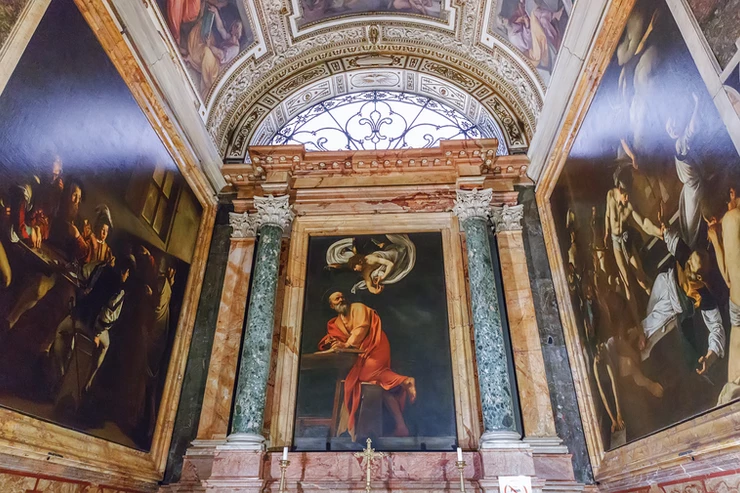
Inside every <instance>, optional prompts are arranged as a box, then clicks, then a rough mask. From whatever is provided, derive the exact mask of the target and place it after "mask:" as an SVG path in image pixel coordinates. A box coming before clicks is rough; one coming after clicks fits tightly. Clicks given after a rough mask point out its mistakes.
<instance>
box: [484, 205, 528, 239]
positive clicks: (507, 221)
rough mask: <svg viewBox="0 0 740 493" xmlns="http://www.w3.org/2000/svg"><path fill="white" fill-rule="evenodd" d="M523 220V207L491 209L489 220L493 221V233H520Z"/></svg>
mask: <svg viewBox="0 0 740 493" xmlns="http://www.w3.org/2000/svg"><path fill="white" fill-rule="evenodd" d="M523 218H524V205H522V204H519V205H514V206H508V205H504V206H503V207H492V208H491V219H492V220H493V231H494V233H502V232H505V231H521V230H522V219H523Z"/></svg>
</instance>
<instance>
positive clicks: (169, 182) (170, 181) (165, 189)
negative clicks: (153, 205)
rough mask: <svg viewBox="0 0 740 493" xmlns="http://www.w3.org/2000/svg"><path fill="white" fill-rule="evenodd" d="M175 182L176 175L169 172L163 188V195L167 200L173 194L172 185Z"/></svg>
mask: <svg viewBox="0 0 740 493" xmlns="http://www.w3.org/2000/svg"><path fill="white" fill-rule="evenodd" d="M174 182H175V174H174V173H173V172H172V171H168V172H167V174H166V175H165V177H164V185H163V186H162V193H164V196H165V197H167V198H170V194H171V193H172V184H173V183H174Z"/></svg>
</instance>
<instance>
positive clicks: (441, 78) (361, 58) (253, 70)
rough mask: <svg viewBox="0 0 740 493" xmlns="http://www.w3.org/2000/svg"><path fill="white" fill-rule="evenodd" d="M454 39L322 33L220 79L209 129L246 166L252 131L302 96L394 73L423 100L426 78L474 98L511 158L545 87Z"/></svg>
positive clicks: (500, 58)
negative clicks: (370, 74)
mask: <svg viewBox="0 0 740 493" xmlns="http://www.w3.org/2000/svg"><path fill="white" fill-rule="evenodd" d="M447 36H449V34H448V35H447ZM449 38H451V39H445V35H442V34H441V32H439V31H438V32H436V33H435V32H433V31H432V30H430V29H428V28H427V29H417V28H414V27H409V26H403V25H397V26H376V25H372V26H361V27H360V26H357V27H349V28H345V29H339V30H336V31H328V32H324V33H321V34H318V35H316V36H314V37H312V38H310V39H308V40H304V41H302V42H301V44H302V46H303V47H304V48H308V46H306V45H309V46H310V49H306V51H305V52H304V51H301V50H299V49H297V48H296V47H295V46H294V47H293V48H292V51H290V50H289V53H286V54H284V55H283V56H282V57H281V59H282V60H283V62H282V63H279V64H278V63H267V64H264V63H263V64H257V63H247V64H245V65H243V66H242V67H240V68H239V69H237V70H235V71H233V72H232V74H231V75H230V76H229V77H227V78H225V79H224V80H222V81H221V82H220V85H219V87H218V88H217V90H216V91H215V94H214V97H213V98H212V101H211V102H210V107H209V114H208V128H209V130H210V132H211V135H212V136H213V138H214V140H215V142H216V143H217V145H218V146H219V149H220V151H221V152H222V154H223V155H224V157H225V159H226V160H227V161H238V160H243V159H244V158H245V156H246V148H247V146H249V145H250V144H251V143H252V138H253V137H254V135H255V131H256V130H257V129H258V128H259V127H260V125H261V124H262V122H263V121H264V120H265V119H266V118H267V117H268V115H270V114H271V113H272V112H273V111H275V110H276V108H278V107H280V106H281V105H284V104H285V103H286V102H288V101H293V100H295V98H296V97H301V96H303V97H304V98H307V100H306V103H312V102H319V100H320V99H321V98H322V97H323V99H327V98H328V97H331V95H332V94H330V93H331V92H332V91H333V92H334V93H335V94H342V93H345V92H347V91H348V90H349V84H350V82H349V81H350V79H351V77H352V76H353V75H354V74H359V73H362V72H365V73H366V72H367V71H368V70H373V69H377V70H382V71H385V72H386V73H387V71H388V70H395V71H396V72H397V73H399V74H401V75H402V76H403V77H405V79H404V81H403V83H404V84H405V83H409V84H410V86H412V87H407V88H406V90H409V92H415V93H419V92H420V85H421V83H422V80H423V79H424V78H425V77H426V78H427V79H429V80H435V81H438V82H439V83H440V84H445V85H447V87H449V88H450V90H452V91H456V92H459V93H462V94H465V95H467V96H469V97H470V99H471V100H472V101H475V102H476V103H477V104H480V105H481V107H483V108H484V109H485V110H486V111H487V112H488V113H489V114H490V115H493V116H494V118H495V119H496V122H497V124H498V125H499V126H500V127H501V129H502V130H503V132H504V137H505V139H506V143H507V147H508V148H509V149H510V151H511V152H523V151H525V150H526V149H527V147H528V145H529V142H530V140H531V138H532V135H533V134H534V130H535V127H536V122H537V118H538V116H539V111H540V108H541V106H542V99H543V93H544V88H543V86H542V83H541V81H540V80H539V79H538V78H537V77H536V76H535V75H534V74H533V72H532V71H531V67H529V66H527V64H526V63H524V62H523V61H522V60H519V59H517V57H515V56H512V54H511V53H510V52H509V50H505V49H501V48H499V47H494V48H493V49H488V48H486V49H484V48H481V47H476V48H470V47H467V49H461V46H460V42H459V41H455V38H454V37H452V36H449ZM445 41H448V43H446V42H445ZM293 53H295V54H296V56H294V57H290V58H288V55H289V54H293ZM272 61H277V60H276V59H275V58H273V59H272ZM322 82H323V83H324V86H323V93H322V90H321V89H320V87H319V86H320V85H321V83H322ZM342 84H344V88H343V87H342ZM312 89H314V92H312ZM278 111H279V110H278Z"/></svg>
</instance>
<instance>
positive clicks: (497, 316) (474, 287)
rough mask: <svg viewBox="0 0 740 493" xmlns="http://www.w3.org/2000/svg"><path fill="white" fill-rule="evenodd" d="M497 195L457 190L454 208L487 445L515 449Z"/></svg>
mask: <svg viewBox="0 0 740 493" xmlns="http://www.w3.org/2000/svg"><path fill="white" fill-rule="evenodd" d="M492 198H493V190H491V189H485V190H481V191H478V190H473V191H464V190H458V191H457V200H456V201H455V207H454V208H453V212H454V213H455V214H456V215H457V217H458V218H459V220H460V223H461V225H462V229H463V230H464V231H465V238H466V246H467V252H468V276H469V282H470V297H471V304H472V308H473V328H474V335H475V356H476V360H477V363H478V385H479V387H480V397H481V409H482V414H483V436H481V439H480V448H482V449H487V448H501V447H511V446H512V445H514V444H515V443H516V442H518V441H519V439H520V438H521V436H520V435H519V432H518V431H516V422H515V419H514V403H513V400H512V394H511V392H512V389H511V383H510V382H511V380H510V378H509V370H508V368H509V365H508V364H507V350H506V347H505V342H504V334H503V328H502V326H501V313H500V310H499V305H498V295H497V292H496V281H495V277H494V272H493V263H492V258H491V247H490V242H489V240H488V229H487V224H488V218H489V216H490V206H491V200H492Z"/></svg>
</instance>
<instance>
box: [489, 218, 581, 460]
mask: <svg viewBox="0 0 740 493" xmlns="http://www.w3.org/2000/svg"><path fill="white" fill-rule="evenodd" d="M523 208H524V206H522V205H517V206H514V207H509V206H503V207H494V208H493V209H492V219H493V223H494V231H495V233H496V237H497V243H498V255H499V262H500V265H501V275H502V280H503V288H504V297H505V299H506V312H507V315H508V320H509V331H510V333H511V345H512V349H513V353H514V364H515V369H516V377H517V387H518V389H517V390H518V392H519V401H520V402H521V409H522V424H523V426H524V435H525V438H524V441H525V442H527V443H529V444H530V445H531V446H532V448H533V450H534V452H541V453H566V452H567V448H566V447H564V446H562V445H561V443H562V442H561V440H560V439H559V438H558V437H557V432H556V430H555V421H554V419H553V412H552V404H551V401H550V391H549V388H548V385H547V375H546V373H545V362H544V359H543V356H542V347H541V344H540V337H539V329H538V327H537V319H536V315H535V308H534V299H533V295H532V289H531V286H530V279H529V272H528V268H527V257H526V253H525V250H524V239H523V237H522V218H523Z"/></svg>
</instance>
